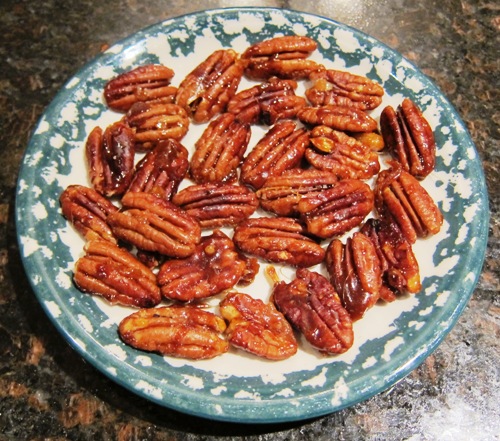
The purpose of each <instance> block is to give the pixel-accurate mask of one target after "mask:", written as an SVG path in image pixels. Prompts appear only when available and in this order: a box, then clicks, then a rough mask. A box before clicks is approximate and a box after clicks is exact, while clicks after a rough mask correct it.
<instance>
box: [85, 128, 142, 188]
mask: <svg viewBox="0 0 500 441" xmlns="http://www.w3.org/2000/svg"><path fill="white" fill-rule="evenodd" d="M134 139H135V138H134V132H133V131H132V130H131V129H130V127H129V126H128V125H127V124H124V123H123V122H121V121H119V122H116V123H113V124H111V125H109V126H108V127H107V128H106V129H105V130H104V132H103V131H102V129H101V128H100V127H95V128H94V129H93V130H92V132H91V133H90V135H89V136H88V138H87V141H86V143H85V155H86V158H87V164H88V168H89V176H90V181H91V183H92V186H93V187H94V188H95V189H96V190H97V191H98V192H99V193H101V194H102V195H104V196H107V197H111V196H117V195H121V194H123V193H124V192H125V190H126V189H127V187H128V186H129V184H130V181H131V180H132V176H133V174H134V158H135V148H134Z"/></svg>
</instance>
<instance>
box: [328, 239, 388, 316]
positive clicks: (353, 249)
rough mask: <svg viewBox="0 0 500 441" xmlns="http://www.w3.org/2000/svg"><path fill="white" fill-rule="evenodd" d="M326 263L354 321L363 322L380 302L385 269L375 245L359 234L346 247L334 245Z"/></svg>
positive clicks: (339, 244) (341, 244)
mask: <svg viewBox="0 0 500 441" xmlns="http://www.w3.org/2000/svg"><path fill="white" fill-rule="evenodd" d="M325 263H326V267H327V270H328V273H329V275H330V280H331V282H332V285H333V286H334V288H335V290H336V291H337V293H338V294H339V296H340V300H341V301H342V304H343V305H344V308H345V309H346V310H347V312H348V313H349V315H350V316H351V318H352V320H353V321H355V320H359V319H360V318H361V317H363V315H364V313H365V311H366V310H367V309H369V308H371V307H372V306H373V305H375V303H376V302H377V300H378V298H379V296H380V288H381V286H382V267H381V264H380V259H379V257H378V254H377V250H376V248H375V245H374V244H373V242H372V241H371V240H370V239H369V238H368V237H367V236H365V235H364V234H362V233H359V232H355V233H354V234H353V235H352V237H349V238H347V240H346V243H345V244H343V243H342V242H341V241H340V240H339V239H334V240H333V241H332V242H330V245H329V246H328V248H327V250H326V256H325Z"/></svg>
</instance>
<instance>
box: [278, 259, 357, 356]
mask: <svg viewBox="0 0 500 441" xmlns="http://www.w3.org/2000/svg"><path fill="white" fill-rule="evenodd" d="M273 300H274V303H275V305H276V306H277V308H278V310H280V311H281V312H282V313H283V314H284V315H285V317H286V318H287V319H288V321H289V322H290V323H291V324H292V326H294V327H295V328H297V329H298V330H299V331H300V332H301V333H302V334H303V335H304V337H305V338H306V340H307V341H308V342H309V343H310V344H311V345H312V346H313V347H315V348H316V349H318V350H320V351H321V352H324V353H327V354H341V353H343V352H345V351H347V350H348V349H349V348H350V347H351V346H352V344H353V342H354V333H353V329H352V320H351V317H350V316H349V313H348V312H347V311H346V310H345V309H344V307H343V306H342V304H341V302H340V299H339V296H338V295H337V293H336V292H335V289H334V288H333V286H332V285H331V284H330V282H329V281H328V280H327V279H326V278H325V277H323V276H322V275H321V274H318V273H316V272H312V271H309V270H307V269H305V268H300V269H298V270H297V278H296V279H294V280H293V281H292V282H291V283H288V284H287V283H285V282H279V283H277V284H276V285H275V286H274V290H273Z"/></svg>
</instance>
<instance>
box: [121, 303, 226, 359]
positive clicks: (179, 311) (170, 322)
mask: <svg viewBox="0 0 500 441" xmlns="http://www.w3.org/2000/svg"><path fill="white" fill-rule="evenodd" d="M225 330H226V323H225V322H224V320H223V319H222V318H220V317H218V316H217V315H215V314H213V313H211V312H209V311H204V310H202V309H200V308H196V307H192V306H179V305H176V306H165V307H159V308H149V309H142V310H140V311H137V312H136V313H134V314H131V315H129V316H128V317H125V318H124V319H123V320H122V321H121V322H120V325H119V326H118V333H119V335H120V337H121V339H122V340H123V341H124V342H125V343H126V344H127V345H129V346H132V347H134V348H136V349H140V350H143V351H149V352H158V353H160V354H162V355H170V356H173V357H179V358H187V359H191V360H203V359H210V358H214V357H216V356H218V355H221V354H224V353H225V352H227V351H228V349H229V343H228V342H227V340H226V339H225V338H224V335H223V333H224V331H225Z"/></svg>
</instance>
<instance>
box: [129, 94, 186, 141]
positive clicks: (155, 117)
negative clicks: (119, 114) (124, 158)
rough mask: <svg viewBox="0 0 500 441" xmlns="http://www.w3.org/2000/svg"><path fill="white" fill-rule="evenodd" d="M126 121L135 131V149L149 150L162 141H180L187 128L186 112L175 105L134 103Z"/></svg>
mask: <svg viewBox="0 0 500 441" xmlns="http://www.w3.org/2000/svg"><path fill="white" fill-rule="evenodd" d="M126 121H127V122H128V124H129V125H130V127H132V128H133V129H134V130H135V142H136V147H137V148H138V149H141V150H151V149H152V148H153V147H154V146H155V145H156V144H157V143H158V142H159V141H161V140H162V139H168V138H172V139H175V140H177V141H180V140H181V139H182V138H183V137H184V135H185V134H186V133H187V131H188V128H189V118H188V115H187V113H186V111H185V110H184V109H183V108H182V107H181V106H178V105H177V104H168V103H167V104H164V103H154V102H149V103H142V102H139V103H136V104H134V105H133V106H132V107H131V108H130V110H129V111H128V112H127V115H126Z"/></svg>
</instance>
